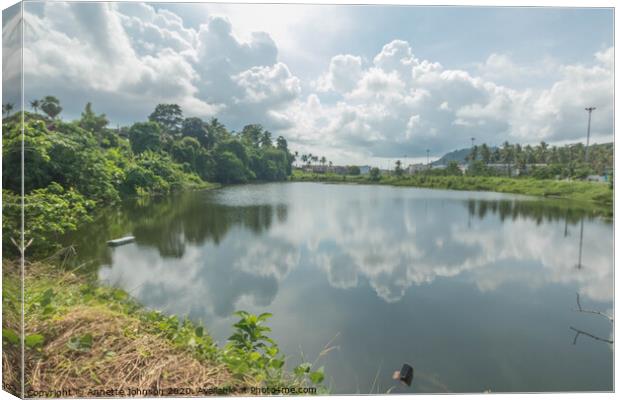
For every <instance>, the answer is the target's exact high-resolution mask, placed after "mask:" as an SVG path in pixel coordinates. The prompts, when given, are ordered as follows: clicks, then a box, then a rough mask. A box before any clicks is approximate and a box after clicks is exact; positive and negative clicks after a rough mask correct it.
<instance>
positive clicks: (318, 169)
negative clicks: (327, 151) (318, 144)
mask: <svg viewBox="0 0 620 400" xmlns="http://www.w3.org/2000/svg"><path fill="white" fill-rule="evenodd" d="M328 168H329V167H328V166H327V165H305V166H304V168H303V169H304V171H305V172H313V173H316V174H324V173H326V172H327V170H328Z"/></svg>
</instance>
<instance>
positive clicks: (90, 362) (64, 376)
mask: <svg viewBox="0 0 620 400" xmlns="http://www.w3.org/2000/svg"><path fill="white" fill-rule="evenodd" d="M46 324H47V325H49V326H39V327H33V328H34V330H36V331H46V332H54V337H52V338H50V339H49V340H48V341H47V343H46V345H45V346H44V347H43V348H42V351H41V352H40V353H38V354H36V355H33V357H28V359H29V362H28V363H27V364H28V365H27V372H28V373H27V379H28V382H27V387H28V388H29V389H32V390H49V389H50V388H53V389H55V390H60V389H62V390H68V389H72V390H74V391H77V390H82V391H84V390H108V389H121V388H124V389H127V388H136V389H140V390H151V391H153V390H166V389H168V388H178V387H193V388H198V387H214V386H219V387H221V386H225V385H227V384H229V383H230V381H231V376H230V374H229V372H228V371H227V369H226V368H225V366H223V365H213V364H211V365H209V364H205V363H201V362H199V361H197V360H196V359H195V358H193V357H192V356H191V355H190V354H187V353H186V352H184V351H182V350H179V349H175V348H173V347H172V346H171V345H170V344H169V343H168V342H167V341H166V340H165V339H164V338H162V337H158V336H156V335H153V334H148V333H145V332H142V330H141V328H140V321H139V320H138V319H135V318H132V317H128V316H127V315H124V314H120V313H116V312H113V311H110V310H107V309H105V308H102V307H76V308H75V309H73V310H71V312H69V313H68V314H67V315H65V316H63V317H61V318H59V319H57V320H53V321H48V322H46ZM83 335H92V338H93V340H92V346H91V348H90V350H88V351H78V350H72V349H71V348H70V347H69V346H68V343H69V341H70V340H71V338H75V337H81V336H83Z"/></svg>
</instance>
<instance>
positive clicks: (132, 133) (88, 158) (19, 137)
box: [2, 96, 294, 255]
mask: <svg viewBox="0 0 620 400" xmlns="http://www.w3.org/2000/svg"><path fill="white" fill-rule="evenodd" d="M31 106H32V107H33V109H34V110H35V111H37V110H38V109H40V110H42V111H43V112H45V113H46V115H45V116H44V115H40V114H36V113H29V112H25V113H24V115H23V117H24V125H23V131H22V122H21V116H22V114H21V113H18V114H14V115H12V116H11V117H8V114H9V113H10V110H5V114H6V115H7V118H5V119H4V120H3V144H4V146H3V160H2V162H3V182H4V183H3V193H4V196H5V198H6V199H11V201H10V202H8V205H7V206H6V207H5V209H4V210H5V224H4V226H3V229H4V232H5V235H4V240H3V249H4V251H5V252H6V254H13V255H16V254H18V249H17V248H16V247H15V246H14V245H13V244H12V243H11V242H10V238H11V237H13V238H18V237H19V236H20V235H19V231H20V225H21V223H20V221H19V219H16V218H17V216H19V215H21V211H20V209H19V208H20V201H15V200H19V197H18V196H17V195H16V194H17V193H21V191H22V187H21V185H22V181H21V171H22V150H23V163H24V182H23V184H24V195H25V203H26V204H27V208H26V209H25V234H26V238H25V239H26V241H27V242H28V241H29V240H30V239H33V242H32V244H31V247H29V251H30V252H31V253H30V254H35V255H43V254H44V253H47V252H49V251H51V250H52V249H53V248H54V247H57V246H58V239H59V237H60V235H62V234H63V233H65V232H67V231H71V230H73V229H75V227H76V226H77V225H79V224H80V223H81V222H85V221H87V220H89V219H90V218H91V217H92V213H93V212H94V211H95V210H96V208H97V207H98V206H101V205H109V204H114V203H116V202H118V201H119V200H120V199H122V198H124V197H126V196H133V195H140V196H141V195H157V194H165V193H169V192H172V191H175V190H179V189H182V188H191V187H207V186H208V184H207V183H206V182H207V181H210V182H217V183H226V184H228V183H244V182H250V181H256V180H260V181H272V180H285V179H286V178H287V177H288V176H289V175H290V174H291V164H292V162H293V158H294V157H293V155H292V154H291V153H290V152H289V150H288V146H287V142H286V139H284V138H283V137H278V138H277V140H276V142H275V144H274V142H273V140H272V138H271V133H270V132H269V131H267V130H265V129H263V127H261V126H260V125H248V126H246V127H245V128H244V129H243V130H242V131H241V133H239V134H235V133H232V132H229V131H228V130H227V129H226V127H225V126H224V125H222V124H221V123H219V121H218V120H217V119H211V120H210V121H209V122H205V121H203V120H201V119H200V118H195V117H192V118H184V117H183V114H182V110H181V108H180V107H179V106H178V105H176V104H160V105H158V106H157V107H156V109H155V111H154V112H153V113H152V114H151V115H150V116H149V120H148V121H146V122H137V123H135V124H133V125H131V126H129V127H123V128H119V129H110V128H108V127H107V124H108V118H107V117H106V115H105V114H97V113H95V112H94V111H93V109H92V105H91V104H90V103H88V104H87V105H86V107H85V109H84V112H83V113H82V115H81V118H80V119H78V120H76V121H72V122H65V121H62V120H61V119H59V118H57V117H58V115H59V114H60V112H61V111H62V107H61V106H60V102H59V101H58V99H56V98H55V97H53V96H47V97H45V98H44V99H42V100H35V101H33V102H31ZM22 144H23V149H22ZM39 203H40V204H39ZM30 210H36V211H33V212H31V211H30ZM75 210H78V211H79V212H77V213H76V212H74V211H75ZM82 211H83V212H82ZM46 221H47V222H46ZM46 233H47V235H46Z"/></svg>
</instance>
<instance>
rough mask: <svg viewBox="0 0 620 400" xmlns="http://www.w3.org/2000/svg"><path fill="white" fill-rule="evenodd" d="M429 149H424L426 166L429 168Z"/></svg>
mask: <svg viewBox="0 0 620 400" xmlns="http://www.w3.org/2000/svg"><path fill="white" fill-rule="evenodd" d="M429 151H430V150H429V149H426V166H427V167H428V168H429V169H430V167H431V164H430V162H429V161H428V152H429Z"/></svg>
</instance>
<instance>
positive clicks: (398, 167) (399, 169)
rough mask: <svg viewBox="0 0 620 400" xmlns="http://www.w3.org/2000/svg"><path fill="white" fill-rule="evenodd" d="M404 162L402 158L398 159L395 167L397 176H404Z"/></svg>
mask: <svg viewBox="0 0 620 400" xmlns="http://www.w3.org/2000/svg"><path fill="white" fill-rule="evenodd" d="M402 164H403V163H402V162H401V161H400V160H396V167H395V168H394V174H395V175H396V176H402V175H403V173H404V170H403V166H402Z"/></svg>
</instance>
